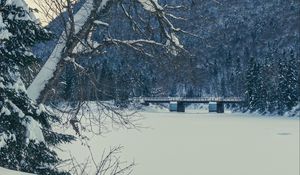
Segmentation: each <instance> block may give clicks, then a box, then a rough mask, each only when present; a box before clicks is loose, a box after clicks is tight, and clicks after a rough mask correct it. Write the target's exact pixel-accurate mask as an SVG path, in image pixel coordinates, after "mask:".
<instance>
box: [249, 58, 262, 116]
mask: <svg viewBox="0 0 300 175" xmlns="http://www.w3.org/2000/svg"><path fill="white" fill-rule="evenodd" d="M262 81H263V80H262V76H261V68H260V65H259V64H258V63H257V62H256V60H255V59H254V58H253V57H251V58H250V64H249V68H248V71H247V75H246V83H245V84H246V92H245V95H246V107H247V109H248V110H250V111H251V112H253V111H255V110H258V109H259V110H260V111H263V110H264V107H263V103H264V100H265V96H264V95H262V92H263V86H262Z"/></svg>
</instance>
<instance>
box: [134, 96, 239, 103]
mask: <svg viewBox="0 0 300 175" xmlns="http://www.w3.org/2000/svg"><path fill="white" fill-rule="evenodd" d="M139 99H140V100H141V101H146V102H159V101H164V102H165V101H179V102H199V101H205V102H210V101H211V102H242V101H244V99H243V98H241V97H225V98H224V97H194V98H193V97H140V98H139Z"/></svg>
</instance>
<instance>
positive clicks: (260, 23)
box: [34, 0, 300, 114]
mask: <svg viewBox="0 0 300 175" xmlns="http://www.w3.org/2000/svg"><path fill="white" fill-rule="evenodd" d="M83 2H84V0H81V1H79V2H78V4H77V5H76V6H75V8H74V10H75V11H76V10H78V9H79V8H80V6H81V5H82V4H83ZM160 2H161V3H162V4H168V5H170V7H171V5H175V6H176V5H178V4H180V5H182V6H181V7H180V8H178V9H174V8H169V9H168V8H166V9H167V10H168V11H170V12H172V14H174V15H175V16H180V17H181V18H182V19H179V20H178V19H173V20H172V22H173V23H174V25H175V26H180V27H181V28H182V29H183V30H184V31H187V32H189V33H191V34H180V38H181V41H182V43H183V45H184V47H185V49H186V50H187V51H188V53H187V52H185V53H181V54H178V55H177V56H174V55H170V54H165V53H163V52H161V51H160V50H159V48H151V50H152V53H153V56H152V57H150V56H147V55H145V54H143V53H141V52H136V51H134V50H128V49H126V47H123V46H119V47H117V48H110V50H107V51H106V53H105V54H104V55H102V56H101V57H100V58H99V57H97V56H92V57H91V59H87V60H85V61H83V62H81V64H83V65H84V66H85V67H88V69H89V71H91V72H92V73H93V74H94V76H95V79H96V81H97V82H98V83H99V86H98V88H99V89H100V90H99V92H98V93H96V94H95V93H94V91H95V89H94V88H93V86H92V85H91V84H90V83H89V82H87V81H86V78H83V77H84V76H80V77H79V75H77V74H76V72H77V71H76V70H74V67H73V66H68V67H67V68H66V69H65V73H64V76H63V77H62V79H61V82H64V83H63V84H61V86H60V87H59V88H57V91H58V96H59V97H61V98H63V99H64V100H67V101H73V100H78V98H79V97H80V98H83V99H84V100H95V99H96V98H97V99H100V100H116V101H119V102H120V103H123V102H124V101H126V100H127V99H128V98H129V97H139V96H187V97H198V96H221V97H230V96H237V97H245V98H246V99H247V101H246V104H245V105H244V106H243V109H242V110H250V111H256V110H259V111H260V112H270V113H273V112H276V113H277V112H278V113H279V114H283V113H284V112H285V111H288V110H291V109H292V108H293V107H294V106H296V105H297V101H299V98H300V95H299V94H300V69H299V67H300V56H299V55H300V53H299V50H300V39H299V37H300V36H299V30H300V14H299V11H300V2H299V1H297V0H278V1H272V0H264V1H248V0H243V1H227V0H222V1H211V0H201V1H193V0H184V1H176V0H172V1H170V0H168V1H160ZM131 6H134V5H132V4H131V5H130V4H129V5H128V8H129V11H130V14H131V15H132V18H138V17H139V16H140V15H141V14H142V15H145V14H143V12H142V6H137V9H136V8H131ZM166 7H167V6H166ZM112 8H113V10H111V13H110V14H108V15H106V16H104V20H103V21H105V22H108V23H110V26H108V28H107V29H104V30H103V29H97V30H99V32H100V31H101V30H103V31H101V32H102V35H101V36H98V35H97V36H94V37H95V38H96V39H101V38H105V37H106V36H109V35H112V36H117V37H118V38H119V39H135V38H138V37H139V36H141V35H147V36H148V38H151V39H158V40H159V38H160V36H159V34H158V33H157V32H155V31H158V30H160V29H159V26H158V25H157V24H155V21H153V17H151V15H150V16H149V15H145V17H144V18H143V20H144V22H143V23H142V24H139V25H141V26H134V24H132V23H131V21H130V19H128V17H127V16H125V15H122V14H123V13H124V12H123V7H122V6H120V5H114V6H113V7H112ZM64 18H66V14H65V15H62V16H60V17H58V18H56V19H55V20H54V21H52V22H51V23H50V24H49V26H48V27H49V29H50V30H51V31H52V32H54V33H55V34H56V36H59V35H60V33H61V32H62V30H63V29H62V28H61V27H59V26H60V25H61V23H62V21H64V20H63V19H64ZM112 21H113V22H112ZM120 25H122V27H120ZM135 27H136V28H138V27H140V28H142V29H143V30H142V31H138V32H134V30H137V29H135ZM124 31H128V32H124ZM54 45H55V40H54V41H50V42H49V43H46V44H41V45H38V46H36V47H35V49H34V52H35V53H36V54H37V55H38V56H39V57H40V58H41V59H42V60H45V59H47V58H48V56H49V55H50V53H51V52H52V49H53V47H54ZM78 84H81V86H83V87H81V88H83V89H84V90H85V93H84V94H82V92H81V91H80V89H78V88H79V87H78V86H77V85H78ZM54 98H55V99H57V96H56V97H54Z"/></svg>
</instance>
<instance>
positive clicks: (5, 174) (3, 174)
mask: <svg viewBox="0 0 300 175" xmlns="http://www.w3.org/2000/svg"><path fill="white" fill-rule="evenodd" d="M0 175H33V174H29V173H23V172H19V171H12V170H8V169H5V168H2V167H0Z"/></svg>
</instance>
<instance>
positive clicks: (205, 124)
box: [60, 110, 299, 175]
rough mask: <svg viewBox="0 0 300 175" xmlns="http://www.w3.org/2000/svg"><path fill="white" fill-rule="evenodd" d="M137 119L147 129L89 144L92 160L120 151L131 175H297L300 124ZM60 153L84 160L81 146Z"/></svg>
mask: <svg viewBox="0 0 300 175" xmlns="http://www.w3.org/2000/svg"><path fill="white" fill-rule="evenodd" d="M142 115H143V116H144V117H145V119H144V120H143V121H142V123H143V125H144V126H147V127H148V128H145V129H141V130H140V131H137V130H115V131H113V132H111V133H109V134H106V135H105V136H95V137H93V138H91V140H90V141H89V143H90V144H91V146H92V152H93V153H94V155H95V159H96V160H100V157H101V155H102V152H103V150H104V149H105V148H106V149H109V148H110V147H112V146H119V145H123V146H124V147H125V148H124V150H123V152H122V153H121V158H123V159H124V160H127V161H129V162H130V161H133V160H134V161H135V162H136V163H137V166H136V167H135V170H134V172H133V175H154V174H155V175H201V174H203V175H220V174H222V175H299V118H283V117H261V116H253V115H250V114H236V113H230V112H227V113H225V114H216V113H210V114H208V113H207V112H206V111H205V110H202V111H201V112H200V113H199V111H196V112H195V111H187V112H186V113H169V112H167V111H163V110H160V112H142ZM64 149H65V152H60V155H61V156H63V157H65V158H68V156H69V154H70V153H71V154H73V156H75V158H76V159H77V161H79V162H84V161H85V160H86V158H87V157H88V156H89V153H88V149H87V148H86V147H84V146H83V145H81V144H80V142H77V143H75V144H69V145H65V146H64ZM89 174H92V170H91V172H89Z"/></svg>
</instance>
